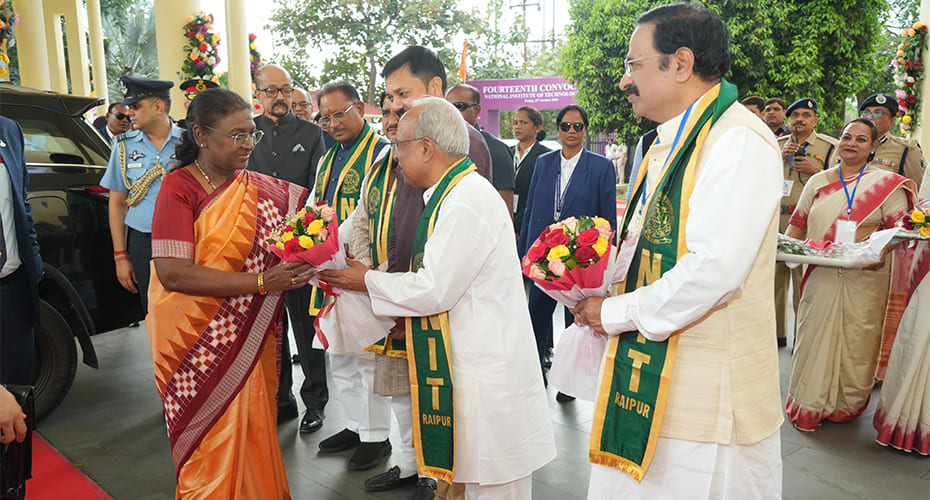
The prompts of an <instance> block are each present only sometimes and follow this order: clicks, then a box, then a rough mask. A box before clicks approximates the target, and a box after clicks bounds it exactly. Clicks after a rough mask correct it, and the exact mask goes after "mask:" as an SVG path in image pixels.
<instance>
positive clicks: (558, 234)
mask: <svg viewBox="0 0 930 500" xmlns="http://www.w3.org/2000/svg"><path fill="white" fill-rule="evenodd" d="M545 242H546V245H548V246H549V248H553V247H557V246H559V245H568V242H569V239H568V236H566V235H565V231H564V230H563V229H562V228H558V229H556V230H554V231H549V233H547V234H546V237H545Z"/></svg>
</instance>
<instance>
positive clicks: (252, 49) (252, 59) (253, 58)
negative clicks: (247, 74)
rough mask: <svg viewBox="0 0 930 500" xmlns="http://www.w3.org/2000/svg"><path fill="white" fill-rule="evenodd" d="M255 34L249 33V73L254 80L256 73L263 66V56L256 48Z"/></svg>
mask: <svg viewBox="0 0 930 500" xmlns="http://www.w3.org/2000/svg"><path fill="white" fill-rule="evenodd" d="M256 38H257V37H256V36H255V33H249V71H251V72H252V79H253V80H254V78H255V72H256V71H258V68H260V67H261V66H262V55H261V54H260V53H259V52H258V48H256V46H255V39H256Z"/></svg>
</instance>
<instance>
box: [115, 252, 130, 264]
mask: <svg viewBox="0 0 930 500" xmlns="http://www.w3.org/2000/svg"><path fill="white" fill-rule="evenodd" d="M121 260H129V254H128V253H123V254H122V255H115V256H114V257H113V261H114V262H119V261H121Z"/></svg>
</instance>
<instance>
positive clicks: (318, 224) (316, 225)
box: [307, 219, 323, 234]
mask: <svg viewBox="0 0 930 500" xmlns="http://www.w3.org/2000/svg"><path fill="white" fill-rule="evenodd" d="M320 229H323V219H314V220H313V222H311V223H310V224H308V225H307V232H308V233H310V234H318V233H319V232H320Z"/></svg>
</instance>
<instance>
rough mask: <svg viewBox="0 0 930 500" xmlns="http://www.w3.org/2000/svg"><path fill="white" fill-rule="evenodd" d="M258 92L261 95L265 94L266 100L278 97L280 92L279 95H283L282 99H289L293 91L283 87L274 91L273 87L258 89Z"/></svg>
mask: <svg viewBox="0 0 930 500" xmlns="http://www.w3.org/2000/svg"><path fill="white" fill-rule="evenodd" d="M258 91H259V92H261V93H262V94H265V97H267V98H268V99H274V98H275V96H277V95H278V92H280V93H281V95H283V96H284V97H290V96H292V95H294V89H292V88H290V87H284V88H280V89H276V88H274V87H268V88H266V89H258Z"/></svg>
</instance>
